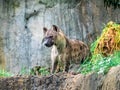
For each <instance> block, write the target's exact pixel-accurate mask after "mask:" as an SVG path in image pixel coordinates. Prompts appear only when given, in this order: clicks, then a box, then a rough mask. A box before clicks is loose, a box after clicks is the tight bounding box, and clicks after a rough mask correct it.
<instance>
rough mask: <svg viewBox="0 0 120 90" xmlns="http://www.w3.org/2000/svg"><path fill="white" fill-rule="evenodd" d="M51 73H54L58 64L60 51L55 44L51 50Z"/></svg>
mask: <svg viewBox="0 0 120 90" xmlns="http://www.w3.org/2000/svg"><path fill="white" fill-rule="evenodd" d="M51 64H52V65H51V73H54V72H55V70H56V68H57V65H58V52H57V49H56V47H55V46H53V48H52V51H51Z"/></svg>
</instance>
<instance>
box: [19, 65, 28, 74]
mask: <svg viewBox="0 0 120 90" xmlns="http://www.w3.org/2000/svg"><path fill="white" fill-rule="evenodd" d="M19 74H20V75H28V74H29V70H28V69H27V68H26V67H22V68H21V70H20V73H19Z"/></svg>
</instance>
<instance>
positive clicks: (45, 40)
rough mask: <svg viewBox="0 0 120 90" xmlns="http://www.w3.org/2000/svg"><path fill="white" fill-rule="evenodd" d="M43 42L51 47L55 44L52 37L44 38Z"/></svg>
mask: <svg viewBox="0 0 120 90" xmlns="http://www.w3.org/2000/svg"><path fill="white" fill-rule="evenodd" d="M42 44H43V45H45V46H46V47H51V46H52V45H53V44H54V42H53V41H52V40H50V39H46V38H44V39H43V40H42Z"/></svg>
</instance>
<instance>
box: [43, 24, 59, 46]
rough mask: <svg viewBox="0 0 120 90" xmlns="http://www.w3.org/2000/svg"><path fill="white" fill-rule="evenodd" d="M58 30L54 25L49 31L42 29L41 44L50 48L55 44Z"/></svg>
mask: <svg viewBox="0 0 120 90" xmlns="http://www.w3.org/2000/svg"><path fill="white" fill-rule="evenodd" d="M58 32H59V29H58V27H57V26H56V25H52V28H51V29H49V30H48V29H47V28H46V27H44V28H43V33H44V38H43V40H42V43H43V44H44V45H45V46H47V47H51V46H53V45H54V44H55V41H56V38H57V35H58Z"/></svg>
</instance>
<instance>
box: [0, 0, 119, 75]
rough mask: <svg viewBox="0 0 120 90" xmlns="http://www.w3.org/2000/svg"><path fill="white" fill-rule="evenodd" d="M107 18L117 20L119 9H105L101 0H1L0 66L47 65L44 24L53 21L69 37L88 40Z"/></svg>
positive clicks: (14, 68)
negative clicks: (43, 38)
mask: <svg viewBox="0 0 120 90" xmlns="http://www.w3.org/2000/svg"><path fill="white" fill-rule="evenodd" d="M109 20H113V21H116V22H120V10H119V9H116V10H114V9H112V8H107V9H106V8H105V7H104V4H103V0H70V1H68V0H51V1H49V0H0V25H1V27H0V68H4V69H7V70H9V71H11V72H12V73H19V72H20V71H21V69H22V68H26V69H29V68H31V67H33V66H35V65H40V66H47V67H49V66H50V49H47V48H45V47H42V48H41V41H42V37H43V32H42V28H43V26H46V27H48V28H50V26H51V25H52V24H56V25H58V26H59V27H60V28H61V29H62V30H63V31H64V33H65V34H66V35H67V36H68V37H69V38H74V39H79V40H82V41H84V42H86V43H88V44H90V43H91V42H93V41H94V40H95V39H96V37H97V36H99V35H100V32H101V30H102V28H103V27H104V24H106V22H108V21H109Z"/></svg>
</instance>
